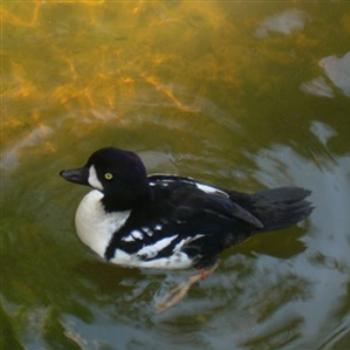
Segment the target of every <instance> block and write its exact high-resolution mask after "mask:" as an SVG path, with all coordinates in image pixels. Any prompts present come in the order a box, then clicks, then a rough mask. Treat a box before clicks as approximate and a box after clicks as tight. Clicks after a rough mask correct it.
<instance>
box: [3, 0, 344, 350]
mask: <svg viewBox="0 0 350 350" xmlns="http://www.w3.org/2000/svg"><path fill="white" fill-rule="evenodd" d="M1 6H2V7H1V10H0V11H1V12H0V13H1V20H2V27H1V28H2V31H1V149H0V151H1V154H0V155H1V158H0V169H1V188H0V190H1V200H0V205H1V224H0V349H1V350H2V349H4V350H7V349H11V350H12V349H24V348H25V349H33V350H34V349H35V350H36V349H118V350H119V349H131V350H133V349H204V350H206V349H208V350H211V349H215V350H216V349H218V350H226V349H227V350H228V349H230V350H232V349H235V350H246V349H248V350H275V349H276V350H280V349H283V350H287V349H288V350H292V349H293V350H294V349H296V350H300V349H308V350H309V349H310V350H311V349H319V350H330V349H332V350H333V349H334V350H348V349H350V229H349V227H350V215H349V214H350V210H349V208H350V119H349V118H350V103H349V102H350V101H349V98H350V39H349V38H350V4H349V2H347V1H345V2H342V1H329V2H328V1H313V2H311V1H302V2H300V1H293V2H288V1H283V2H282V1H280V2H277V1H276V2H246V1H225V2H224V1H220V2H214V1H213V2H204V1H202V2H199V1H171V2H170V1H169V2H165V1H162V2H153V1H134V2H127V1H121V2H114V1H79V2H78V1H77V2H71V3H69V2H63V1H59V2H55V1H36V2H35V1H29V0H28V1H21V2H19V1H10V0H4V1H3V2H2V5H1ZM105 145H115V146H118V147H122V148H127V149H131V150H134V151H137V152H139V153H140V154H141V156H142V157H143V159H144V161H145V163H146V165H147V168H148V170H149V171H150V172H167V173H175V174H181V175H185V176H193V177H197V178H200V179H202V180H205V181H209V182H212V183H215V184H217V185H220V186H223V187H228V188H233V189H236V190H241V191H255V190H258V189H262V188H270V187H274V186H279V185H299V186H304V187H307V188H309V189H311V190H312V191H313V194H312V201H313V203H314V205H315V207H316V209H315V211H314V212H313V214H312V216H311V217H310V219H309V220H307V221H306V222H304V223H302V224H300V225H299V226H297V227H293V228H290V229H288V230H284V231H279V232H273V233H267V234H262V235H259V236H255V237H253V238H251V239H250V240H249V241H247V242H245V243H243V244H241V245H239V246H236V247H233V248H232V249H230V250H228V251H227V252H225V253H224V254H223V255H222V259H221V264H220V266H219V268H218V270H217V271H216V273H215V274H214V275H212V276H211V277H210V278H209V279H207V280H206V281H203V282H201V283H200V284H199V285H198V286H195V287H194V288H193V289H192V290H191V291H190V293H189V295H188V297H187V298H186V299H185V300H184V301H183V302H181V303H180V304H179V305H178V306H177V307H175V308H173V309H171V310H169V311H168V312H166V313H164V314H161V315H156V314H155V313H154V309H153V306H154V302H155V300H156V299H157V298H159V296H160V295H162V293H164V292H166V291H167V290H168V289H169V288H170V287H171V286H172V285H174V284H175V283H178V282H180V281H182V280H183V279H184V278H185V277H186V276H188V274H190V273H191V272H176V273H175V272H174V273H169V272H167V273H163V272H150V271H140V270H137V269H125V268H120V267H117V266H111V265H107V264H104V263H103V262H101V261H99V260H98V259H97V258H96V257H95V256H94V255H93V254H92V253H90V252H89V251H88V250H87V249H86V248H85V247H83V246H82V244H81V243H80V242H79V241H78V240H77V238H76V236H75V234H74V227H73V216H74V211H75V208H76V206H77V204H78V203H79V200H80V198H81V197H82V195H83V194H84V193H85V192H86V189H85V188H80V187H79V186H73V185H71V184H68V183H66V182H64V181H62V179H60V178H59V177H58V176H57V173H58V171H59V170H61V169H63V168H66V167H71V166H73V167H74V166H78V165H80V164H81V163H82V162H83V161H85V159H86V157H87V156H88V155H89V154H90V153H91V152H92V151H94V150H95V149H97V148H99V147H101V146H105Z"/></svg>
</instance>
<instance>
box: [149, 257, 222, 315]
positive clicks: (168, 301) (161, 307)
mask: <svg viewBox="0 0 350 350" xmlns="http://www.w3.org/2000/svg"><path fill="white" fill-rule="evenodd" d="M218 265H219V264H218V263H216V264H215V265H213V266H211V267H209V268H206V269H200V270H198V273H197V274H195V275H193V276H190V277H189V278H188V279H187V280H186V281H185V282H182V283H180V284H178V285H177V286H175V287H174V288H172V289H171V290H170V291H169V293H167V294H166V295H165V296H164V297H163V298H162V299H161V300H160V301H159V302H158V303H157V304H156V305H155V310H156V313H161V312H164V311H166V310H168V309H169V308H171V307H172V306H174V305H176V304H177V303H179V302H180V301H181V300H182V299H183V298H184V297H185V296H186V295H187V293H188V291H189V289H190V288H191V287H192V286H193V285H194V284H195V283H196V282H198V281H203V280H205V279H206V278H207V277H208V276H209V275H210V274H211V273H213V272H214V271H215V270H216V268H217V267H218Z"/></svg>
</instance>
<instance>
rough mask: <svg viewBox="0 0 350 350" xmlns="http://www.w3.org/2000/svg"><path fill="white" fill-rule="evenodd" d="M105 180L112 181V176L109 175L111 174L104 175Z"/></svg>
mask: <svg viewBox="0 0 350 350" xmlns="http://www.w3.org/2000/svg"><path fill="white" fill-rule="evenodd" d="M105 179H106V180H112V179H113V174H111V173H105Z"/></svg>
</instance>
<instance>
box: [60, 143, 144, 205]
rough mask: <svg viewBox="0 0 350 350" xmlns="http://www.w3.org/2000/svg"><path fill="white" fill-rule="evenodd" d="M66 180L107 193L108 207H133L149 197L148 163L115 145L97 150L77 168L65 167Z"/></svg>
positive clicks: (105, 200) (104, 201) (105, 194)
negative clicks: (66, 168) (114, 146)
mask: <svg viewBox="0 0 350 350" xmlns="http://www.w3.org/2000/svg"><path fill="white" fill-rule="evenodd" d="M60 175H61V176H62V177H64V178H65V179H66V180H68V181H71V182H74V183H78V184H81V185H87V186H90V187H92V188H94V189H97V190H99V191H101V192H103V193H104V198H103V200H102V201H103V203H104V204H105V207H106V209H107V210H110V211H112V210H126V209H131V208H133V207H134V206H135V205H137V204H139V203H140V202H142V201H143V200H146V199H147V198H148V196H149V187H148V181H147V174H146V169H145V166H144V165H143V163H142V161H141V159H140V158H139V157H138V155H136V154H135V153H133V152H130V151H125V150H121V149H118V148H113V147H106V148H102V149H100V150H98V151H96V152H94V153H93V154H92V155H91V156H90V158H89V159H88V161H87V163H86V164H85V165H84V166H83V167H81V168H78V169H71V170H63V171H61V172H60Z"/></svg>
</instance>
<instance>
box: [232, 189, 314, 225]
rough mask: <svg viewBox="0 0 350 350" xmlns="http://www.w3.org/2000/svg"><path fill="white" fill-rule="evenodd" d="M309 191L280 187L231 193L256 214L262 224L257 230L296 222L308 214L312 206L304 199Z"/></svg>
mask: <svg viewBox="0 0 350 350" xmlns="http://www.w3.org/2000/svg"><path fill="white" fill-rule="evenodd" d="M310 193H311V191H308V190H305V189H303V188H300V187H280V188H275V189H272V190H264V191H259V192H257V193H255V194H253V195H247V194H243V193H237V192H233V193H232V198H233V199H234V200H236V201H237V202H238V203H239V204H240V205H242V206H243V207H245V208H246V209H247V210H249V212H251V213H252V214H253V215H254V216H256V217H257V218H258V219H259V220H260V221H261V222H262V223H263V225H264V227H263V228H261V229H259V230H258V231H271V230H277V229H281V228H285V227H288V226H291V225H294V224H296V223H298V222H299V221H301V220H303V219H305V218H306V217H308V216H309V215H310V213H311V212H312V210H313V207H312V205H311V203H310V202H308V201H307V200H305V198H306V197H308V196H309V195H310Z"/></svg>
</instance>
